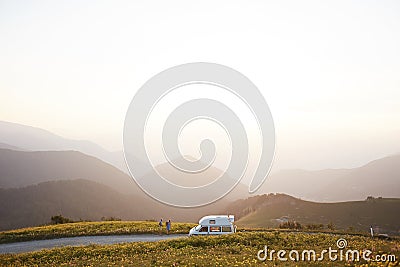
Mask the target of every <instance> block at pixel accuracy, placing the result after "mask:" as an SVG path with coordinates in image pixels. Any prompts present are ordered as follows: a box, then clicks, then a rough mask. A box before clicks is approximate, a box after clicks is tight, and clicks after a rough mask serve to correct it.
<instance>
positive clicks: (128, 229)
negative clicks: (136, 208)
mask: <svg viewBox="0 0 400 267" xmlns="http://www.w3.org/2000/svg"><path fill="white" fill-rule="evenodd" d="M193 226H195V224H192V223H172V230H171V233H172V234H187V233H188V232H189V230H190V228H192V227H193ZM158 231H159V230H158V222H147V221H110V222H77V223H66V224H56V225H46V226H39V227H30V228H22V229H17V230H10V231H4V232H0V243H10V242H18V241H28V240H40V239H53V238H60V237H72V236H83V235H125V234H158ZM164 232H165V227H164Z"/></svg>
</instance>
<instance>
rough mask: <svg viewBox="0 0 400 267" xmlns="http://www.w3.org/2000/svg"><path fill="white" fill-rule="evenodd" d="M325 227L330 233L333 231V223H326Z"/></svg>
mask: <svg viewBox="0 0 400 267" xmlns="http://www.w3.org/2000/svg"><path fill="white" fill-rule="evenodd" d="M327 227H328V229H329V230H331V231H333V230H335V225H334V224H333V222H330V223H328V225H327Z"/></svg>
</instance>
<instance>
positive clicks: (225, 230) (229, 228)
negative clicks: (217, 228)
mask: <svg viewBox="0 0 400 267" xmlns="http://www.w3.org/2000/svg"><path fill="white" fill-rule="evenodd" d="M222 232H232V230H231V227H230V226H222Z"/></svg>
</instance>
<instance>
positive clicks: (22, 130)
mask: <svg viewBox="0 0 400 267" xmlns="http://www.w3.org/2000/svg"><path fill="white" fill-rule="evenodd" d="M0 143H2V145H0V148H7V147H6V146H11V147H17V148H18V150H31V151H49V150H52V151H62V150H74V151H80V152H82V153H84V154H87V155H90V156H94V157H96V158H98V159H101V160H103V161H105V162H107V163H110V164H112V165H114V166H115V167H117V168H119V169H120V170H122V171H124V172H127V168H126V165H125V160H124V156H123V152H122V151H114V152H110V151H107V150H106V149H104V148H102V147H101V146H99V145H97V144H95V143H93V142H90V141H87V140H73V139H67V138H64V137H61V136H58V135H56V134H53V133H51V132H49V131H46V130H43V129H40V128H36V127H31V126H26V125H22V124H18V123H12V122H5V121H0ZM11 149H12V148H11Z"/></svg>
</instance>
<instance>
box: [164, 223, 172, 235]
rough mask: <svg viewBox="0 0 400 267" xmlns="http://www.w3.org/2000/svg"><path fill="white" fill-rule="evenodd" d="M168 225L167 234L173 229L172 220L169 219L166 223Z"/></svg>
mask: <svg viewBox="0 0 400 267" xmlns="http://www.w3.org/2000/svg"><path fill="white" fill-rule="evenodd" d="M165 225H166V227H167V235H169V231H171V220H168V222H166V223H165Z"/></svg>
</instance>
